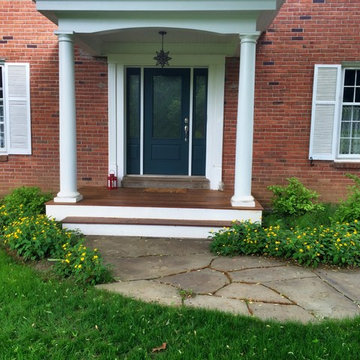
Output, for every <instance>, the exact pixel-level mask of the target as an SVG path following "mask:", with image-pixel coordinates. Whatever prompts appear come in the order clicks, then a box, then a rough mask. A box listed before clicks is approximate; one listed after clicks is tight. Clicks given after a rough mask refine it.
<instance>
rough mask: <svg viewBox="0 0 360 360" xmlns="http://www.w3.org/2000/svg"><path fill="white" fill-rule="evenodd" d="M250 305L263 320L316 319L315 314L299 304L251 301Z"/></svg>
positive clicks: (255, 314)
mask: <svg viewBox="0 0 360 360" xmlns="http://www.w3.org/2000/svg"><path fill="white" fill-rule="evenodd" d="M248 306H249V308H250V310H251V311H252V313H253V314H254V316H256V317H258V318H259V319H261V320H276V321H299V322H302V323H307V322H310V321H316V319H315V317H314V316H312V315H311V314H310V313H309V312H307V311H306V310H304V309H302V308H301V307H299V306H297V305H280V304H267V303H249V304H248Z"/></svg>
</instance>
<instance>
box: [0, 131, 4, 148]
mask: <svg viewBox="0 0 360 360" xmlns="http://www.w3.org/2000/svg"><path fill="white" fill-rule="evenodd" d="M4 147H5V135H4V133H2V132H0V149H1V148H4Z"/></svg>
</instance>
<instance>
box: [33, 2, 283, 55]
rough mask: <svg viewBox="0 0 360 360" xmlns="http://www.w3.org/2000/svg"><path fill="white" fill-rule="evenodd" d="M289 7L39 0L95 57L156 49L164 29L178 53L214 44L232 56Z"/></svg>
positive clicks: (278, 4)
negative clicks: (242, 40)
mask: <svg viewBox="0 0 360 360" xmlns="http://www.w3.org/2000/svg"><path fill="white" fill-rule="evenodd" d="M284 1H285V0H226V1H221V0H210V1H208V0H207V1H205V0H177V1H168V0H103V1H98V0H86V1H85V0H36V7H37V10H38V11H40V12H41V13H42V14H43V15H45V16H46V17H47V18H48V19H50V20H51V21H53V22H54V23H56V24H57V25H58V32H60V33H72V34H75V39H76V41H77V42H78V43H80V45H82V47H84V48H86V50H87V51H89V52H90V53H91V54H93V55H108V54H109V53H111V52H113V53H114V51H115V52H118V53H119V52H120V53H126V52H128V53H131V52H132V51H135V52H136V50H132V49H130V48H129V46H128V45H129V44H134V43H136V44H140V46H139V47H140V48H144V46H145V47H147V48H149V47H150V48H153V47H154V48H157V47H158V44H159V35H158V31H159V29H161V30H167V29H168V34H169V36H168V39H167V44H174V45H173V48H174V49H177V48H178V47H179V48H180V49H181V50H182V48H183V47H182V46H181V44H186V45H187V46H189V44H193V48H194V49H196V48H197V47H198V45H196V44H209V45H211V46H212V48H213V53H217V54H224V55H232V53H234V52H236V48H237V45H238V35H239V34H249V33H256V32H262V31H264V30H265V29H266V28H267V27H268V26H269V25H270V23H271V22H272V20H273V19H274V17H275V16H276V14H277V12H278V10H279V9H280V7H281V5H282V4H283V2H284ZM146 29H147V30H146ZM179 44H180V45H179ZM232 44H235V45H234V46H232ZM129 49H130V50H129ZM170 50H171V45H170ZM181 50H180V51H181Z"/></svg>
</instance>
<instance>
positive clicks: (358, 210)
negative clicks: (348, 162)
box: [334, 174, 360, 222]
mask: <svg viewBox="0 0 360 360" xmlns="http://www.w3.org/2000/svg"><path fill="white" fill-rule="evenodd" d="M346 177H348V178H349V179H352V180H353V181H354V185H353V186H350V187H349V194H348V197H347V199H346V200H345V201H342V202H341V203H340V205H339V207H338V209H337V211H336V212H335V214H334V220H335V221H339V222H351V221H353V220H355V219H357V220H360V178H359V177H358V176H356V175H353V174H346Z"/></svg>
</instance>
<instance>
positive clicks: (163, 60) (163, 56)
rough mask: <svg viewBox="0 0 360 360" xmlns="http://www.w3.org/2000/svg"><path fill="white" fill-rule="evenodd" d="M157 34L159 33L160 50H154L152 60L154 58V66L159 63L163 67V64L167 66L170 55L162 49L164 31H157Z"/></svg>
mask: <svg viewBox="0 0 360 360" xmlns="http://www.w3.org/2000/svg"><path fill="white" fill-rule="evenodd" d="M159 34H160V35H161V50H160V51H157V52H156V56H155V57H154V60H156V66H158V65H160V66H161V67H162V68H163V67H164V66H169V60H171V57H170V56H169V51H166V52H165V51H164V35H166V31H159Z"/></svg>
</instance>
